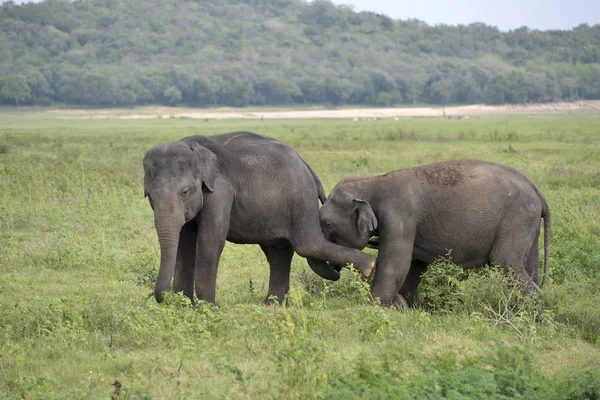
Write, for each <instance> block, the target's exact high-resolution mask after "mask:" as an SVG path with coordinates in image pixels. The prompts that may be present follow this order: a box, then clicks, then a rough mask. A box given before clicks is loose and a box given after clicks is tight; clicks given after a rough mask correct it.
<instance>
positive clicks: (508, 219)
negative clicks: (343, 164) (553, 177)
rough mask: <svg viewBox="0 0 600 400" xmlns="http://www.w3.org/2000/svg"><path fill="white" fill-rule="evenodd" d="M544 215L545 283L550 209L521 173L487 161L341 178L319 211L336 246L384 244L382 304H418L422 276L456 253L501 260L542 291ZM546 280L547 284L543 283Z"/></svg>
mask: <svg viewBox="0 0 600 400" xmlns="http://www.w3.org/2000/svg"><path fill="white" fill-rule="evenodd" d="M541 218H543V219H544V280H545V278H546V275H547V272H548V261H549V251H550V235H551V221H550V208H549V206H548V203H547V202H546V199H545V198H544V196H543V195H542V193H541V192H540V190H539V189H538V187H537V186H536V185H535V184H534V183H533V182H532V181H531V180H529V179H528V178H527V177H526V176H525V175H524V174H523V173H521V172H519V171H518V170H516V169H514V168H511V167H508V166H505V165H501V164H495V163H491V162H485V161H471V160H461V161H447V162H441V163H436V164H431V165H425V166H420V167H416V168H409V169H403V170H399V171H395V172H391V173H388V174H384V175H379V176H373V177H359V178H349V179H345V180H342V181H341V182H339V183H338V184H337V185H336V187H335V188H334V189H333V190H332V192H331V193H330V196H329V198H328V200H327V201H326V202H325V204H324V205H323V207H322V208H321V210H320V219H321V226H322V229H323V232H324V234H325V237H326V238H327V239H328V240H331V241H333V242H335V243H337V244H340V245H343V246H348V247H352V248H355V249H363V248H364V247H365V246H366V245H367V244H368V243H369V239H370V238H371V237H372V236H378V240H377V241H371V242H370V243H371V244H372V245H373V244H374V245H375V247H378V248H379V255H378V258H377V268H376V270H375V275H374V279H373V286H372V290H371V293H372V296H373V297H374V298H379V299H380V300H381V302H382V304H388V305H390V304H394V305H399V304H402V303H403V300H405V301H406V302H407V303H408V305H409V306H417V305H419V300H418V296H417V287H418V284H419V281H420V278H421V275H422V273H423V272H424V271H425V270H426V269H427V266H428V265H429V264H431V263H432V262H433V261H435V260H436V259H437V258H439V257H441V256H444V255H446V254H447V253H448V251H450V252H451V257H452V260H453V262H455V263H456V264H458V265H461V266H463V267H465V268H473V267H477V266H482V265H485V264H486V263H495V264H499V265H502V266H504V267H505V268H508V269H510V270H512V271H514V274H515V275H516V277H517V278H518V279H519V280H520V282H521V283H522V287H523V290H524V292H526V293H529V292H532V291H535V292H538V293H539V292H540V289H539V286H538V285H539V249H538V238H539V234H540V222H541ZM542 284H543V282H542Z"/></svg>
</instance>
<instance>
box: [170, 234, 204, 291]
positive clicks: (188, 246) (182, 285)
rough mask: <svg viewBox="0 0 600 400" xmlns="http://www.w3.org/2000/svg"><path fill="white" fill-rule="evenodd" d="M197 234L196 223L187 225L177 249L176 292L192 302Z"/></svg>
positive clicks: (174, 287)
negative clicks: (181, 293)
mask: <svg viewBox="0 0 600 400" xmlns="http://www.w3.org/2000/svg"><path fill="white" fill-rule="evenodd" d="M197 232H198V231H197V226H196V224H195V223H194V222H192V223H187V224H185V225H184V226H183V228H182V229H181V233H180V234H179V246H178V247H177V263H176V264H175V277H174V279H173V290H174V292H175V293H178V292H183V294H184V295H186V296H187V297H189V298H190V300H192V302H193V301H194V269H195V267H196V241H197Z"/></svg>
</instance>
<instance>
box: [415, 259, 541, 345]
mask: <svg viewBox="0 0 600 400" xmlns="http://www.w3.org/2000/svg"><path fill="white" fill-rule="evenodd" d="M420 294H421V296H422V299H423V301H424V304H425V306H426V307H427V308H429V309H430V310H431V311H432V312H439V313H447V312H458V313H463V314H466V315H475V316H479V317H481V318H483V319H485V320H488V321H489V322H490V323H491V324H492V325H493V327H508V328H510V329H511V330H513V331H515V332H516V333H517V334H518V336H519V337H520V338H521V339H523V340H532V339H533V338H534V337H535V336H536V331H537V328H538V325H539V324H540V323H541V324H542V325H543V326H544V327H548V328H552V329H553V322H552V319H551V318H550V319H549V318H547V317H543V316H542V309H541V308H540V304H539V302H537V297H536V296H535V295H530V296H528V295H524V294H523V292H522V291H521V283H520V282H519V281H518V280H517V279H516V278H515V277H514V275H513V274H512V272H510V271H505V270H504V269H503V268H501V267H498V266H490V267H485V268H478V269H472V270H465V269H463V268H461V267H458V266H456V265H454V264H453V263H452V262H451V260H450V259H449V257H446V258H443V259H440V260H438V261H437V262H435V263H434V264H432V265H431V266H430V267H429V269H428V270H427V272H425V273H424V274H423V277H422V284H421V287H420Z"/></svg>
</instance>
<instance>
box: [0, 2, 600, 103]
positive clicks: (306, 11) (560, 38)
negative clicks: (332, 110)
mask: <svg viewBox="0 0 600 400" xmlns="http://www.w3.org/2000/svg"><path fill="white" fill-rule="evenodd" d="M14 74H19V75H20V76H23V77H25V80H26V82H25V83H26V86H27V87H28V88H29V89H30V94H29V96H26V95H23V96H25V97H23V96H20V97H18V98H17V97H14V93H15V89H14V87H12V86H9V87H8V89H5V87H6V85H13V84H14V82H13V81H14V79H15V78H14ZM11 76H12V77H13V78H10V79H9V77H11ZM0 85H2V89H0V90H2V92H1V93H3V96H2V99H0V101H4V102H5V103H6V104H12V103H15V104H16V103H18V102H21V103H23V102H28V103H29V104H39V105H45V104H51V103H53V102H61V103H70V104H78V105H91V106H133V105H136V104H151V103H158V104H173V105H174V104H182V103H183V104H187V105H193V106H217V105H231V106H247V105H266V104H291V103H322V104H334V105H342V104H365V105H397V104H412V103H431V104H451V103H463V104H472V103H482V102H485V103H490V104H502V103H525V102H549V101H557V100H574V99H597V98H600V25H595V26H588V25H585V24H583V25H580V26H578V27H576V28H574V29H572V30H569V31H537V30H530V29H528V28H526V27H523V28H520V29H516V30H513V31H509V32H501V31H499V30H498V29H497V28H495V27H492V26H487V25H484V24H480V23H475V24H471V25H466V26H447V25H438V26H429V25H427V24H425V23H423V22H421V21H418V20H393V19H390V18H388V17H386V16H383V15H379V14H375V13H371V12H360V13H357V12H354V11H353V10H352V9H351V8H348V7H345V6H335V5H333V4H332V3H331V2H329V1H326V0H315V1H313V2H306V1H304V0H222V1H218V2H217V1H214V0H174V1H169V2H162V1H159V0H79V1H66V0H46V1H43V2H41V3H27V4H23V5H16V4H14V3H12V2H7V3H4V4H3V5H2V6H1V7H0ZM21 86H23V85H21ZM23 90H25V89H23ZM25 92H26V90H25ZM6 93H8V94H9V95H6ZM11 93H12V94H11Z"/></svg>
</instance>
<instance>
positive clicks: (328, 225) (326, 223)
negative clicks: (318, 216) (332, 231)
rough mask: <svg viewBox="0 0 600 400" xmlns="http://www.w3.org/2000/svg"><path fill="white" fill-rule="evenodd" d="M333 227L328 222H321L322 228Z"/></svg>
mask: <svg viewBox="0 0 600 400" xmlns="http://www.w3.org/2000/svg"><path fill="white" fill-rule="evenodd" d="M332 226H333V225H332V224H331V222H329V221H323V228H327V229H329V228H331V227H332Z"/></svg>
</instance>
